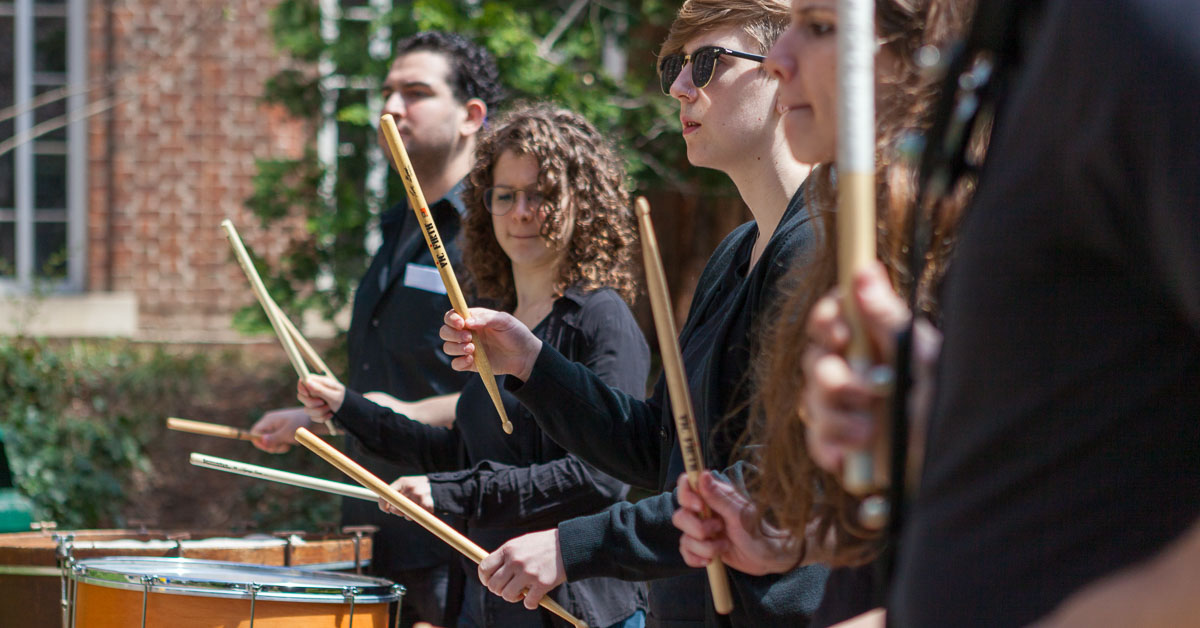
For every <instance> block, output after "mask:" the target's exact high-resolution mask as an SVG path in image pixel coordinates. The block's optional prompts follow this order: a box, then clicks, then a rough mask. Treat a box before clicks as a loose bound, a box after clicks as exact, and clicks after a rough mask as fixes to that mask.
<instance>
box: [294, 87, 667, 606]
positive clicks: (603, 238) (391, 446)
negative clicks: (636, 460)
mask: <svg viewBox="0 0 1200 628" xmlns="http://www.w3.org/2000/svg"><path fill="white" fill-rule="evenodd" d="M620 163H621V162H620V160H619V159H618V157H617V155H616V153H615V151H614V150H613V149H612V147H611V146H610V145H609V143H608V142H607V141H606V140H605V139H604V138H603V137H602V136H601V135H600V133H599V132H598V131H596V129H595V128H594V127H593V126H592V125H591V124H590V123H588V122H587V120H585V119H584V118H583V117H582V116H580V115H578V114H576V113H573V112H571V111H568V110H565V109H560V108H556V107H554V106H551V105H545V104H538V105H526V106H521V107H518V108H516V109H515V110H514V111H512V112H511V113H509V114H508V115H506V116H505V117H503V118H502V119H501V120H500V121H499V122H498V123H497V124H496V126H495V128H494V129H493V130H491V131H490V132H488V133H487V134H486V135H485V137H484V138H483V139H482V140H481V142H480V144H479V146H478V148H477V149H476V162H475V165H474V167H473V169H472V171H471V174H470V177H469V179H468V187H467V190H466V193H465V195H464V196H465V199H466V202H467V217H466V221H465V224H464V230H463V234H464V237H465V242H464V246H463V250H464V256H463V262H464V267H465V269H466V274H467V279H468V282H469V285H470V286H472V287H473V289H474V292H475V294H476V295H477V296H479V297H480V298H482V299H485V300H487V301H489V302H491V303H494V304H495V305H496V307H498V308H500V309H501V310H503V311H505V312H508V313H509V314H511V315H512V316H513V317H514V318H515V319H516V320H518V321H520V322H521V323H523V324H524V325H525V326H527V327H528V328H529V329H531V330H533V333H534V334H535V335H536V336H537V337H538V338H539V339H540V340H542V341H543V342H545V343H547V344H548V345H551V346H553V347H555V348H556V349H558V350H559V351H560V352H562V353H563V354H564V355H565V356H567V357H568V358H569V359H571V360H574V361H577V362H579V363H580V364H582V365H583V366H584V367H586V368H588V369H591V370H592V371H593V372H594V373H595V374H596V376H597V377H599V378H600V379H602V380H604V381H605V382H606V383H607V384H608V385H611V386H614V387H616V388H618V389H620V390H623V391H625V392H627V393H628V394H630V395H631V396H634V397H639V398H640V397H641V396H643V394H644V392H645V382H646V376H647V372H648V370H649V366H650V354H649V349H648V347H647V346H646V342H645V339H644V337H643V336H642V332H641V330H640V329H639V328H638V326H637V323H636V321H635V320H634V318H633V314H632V313H631V312H630V310H629V305H628V304H629V303H632V302H633V300H634V299H635V297H636V289H635V287H636V285H637V283H636V281H635V280H634V274H633V265H632V254H633V251H634V250H635V247H636V242H637V240H636V237H635V233H634V219H633V212H632V209H631V207H630V199H629V194H628V192H627V191H626V190H625V188H624V187H623V186H624V182H625V173H624V171H623V170H622V168H621V167H620V165H619V164H620ZM397 323H398V324H399V323H400V321H397ZM500 383H501V384H502V386H501V396H502V398H503V401H504V406H505V411H506V412H507V414H508V416H509V417H510V418H511V420H512V423H513V428H514V429H513V433H512V434H511V435H506V434H505V433H504V432H503V431H501V428H500V418H499V416H498V415H497V413H496V410H495V408H494V407H493V405H492V402H491V399H490V397H489V396H488V394H487V391H486V389H485V388H484V386H483V383H482V381H481V380H480V379H479V378H477V377H476V378H472V379H471V380H470V381H469V382H468V384H467V385H466V387H465V388H464V389H463V391H462V396H461V397H460V399H459V402H458V407H457V413H456V414H457V418H456V420H455V423H454V426H453V427H452V428H449V429H447V428H440V427H430V426H428V425H425V424H423V423H420V422H417V421H413V420H410V419H408V418H406V417H404V416H403V415H400V414H396V413H395V412H393V411H391V410H389V409H388V408H385V407H382V406H378V405H375V404H374V403H372V402H370V401H368V400H366V399H365V398H363V396H362V395H360V394H359V393H357V392H355V391H350V390H346V389H345V388H344V387H342V386H341V385H340V384H338V383H337V382H336V381H334V380H332V379H330V378H326V377H320V376H314V377H311V378H309V379H308V380H306V381H303V382H301V384H300V386H299V390H300V395H299V397H300V400H301V401H303V402H304V404H305V406H306V408H308V411H309V413H310V416H312V417H313V418H314V419H315V420H318V421H319V420H324V419H326V418H329V417H332V419H333V420H335V421H337V422H338V423H339V424H340V425H341V426H342V427H344V428H345V429H346V430H347V431H349V432H351V433H353V434H354V435H356V436H357V437H358V438H359V439H361V440H362V442H363V443H365V444H366V445H367V447H368V448H369V449H371V450H372V452H374V453H376V454H378V455H380V456H383V457H384V458H387V459H389V460H391V461H394V462H397V463H399V464H403V465H408V466H415V467H417V468H420V469H424V470H425V471H426V472H427V473H428V474H427V475H419V476H405V477H402V478H400V479H398V480H396V481H395V483H393V486H394V487H395V488H396V489H397V490H399V491H400V492H401V493H403V494H405V495H407V496H408V497H410V498H412V499H413V500H414V501H416V502H417V503H419V504H421V505H422V506H424V507H425V508H427V509H429V510H430V511H432V512H434V513H436V514H438V515H439V516H446V517H452V518H458V519H460V520H465V522H466V527H467V536H468V537H470V538H471V539H472V540H473V541H475V542H476V543H478V544H479V545H481V546H482V547H484V548H485V549H488V550H491V549H494V548H496V547H498V546H499V545H501V544H502V543H504V542H505V541H507V540H509V539H510V538H513V537H515V536H518V535H520V534H522V533H524V532H527V531H529V530H531V529H539V528H542V527H545V526H548V525H555V524H557V523H558V522H559V521H562V520H564V519H568V518H571V517H574V516H578V515H584V514H589V513H592V512H596V511H597V510H600V509H602V508H604V507H605V506H608V505H610V504H612V503H613V502H616V501H620V500H621V499H623V498H624V497H625V495H626V493H627V491H628V486H627V485H626V484H624V483H622V482H620V481H618V480H616V479H614V478H613V477H611V476H609V475H606V474H604V473H601V472H599V471H597V470H596V469H595V468H593V467H592V466H591V465H589V464H588V463H586V462H584V461H583V460H581V459H580V458H578V457H577V456H575V455H573V454H570V453H567V451H566V450H564V449H563V448H562V447H560V446H559V445H558V444H557V443H555V442H554V441H553V440H551V439H550V438H549V437H548V436H547V435H546V434H545V433H544V432H543V431H542V430H541V429H540V428H539V427H538V425H537V423H536V422H535V421H534V420H533V418H532V416H530V413H529V412H528V411H527V410H526V409H525V408H524V407H523V406H522V405H521V404H520V403H519V402H518V401H517V400H516V398H514V397H513V396H512V395H510V394H509V393H508V392H506V391H504V386H503V383H504V382H503V378H501V382H500ZM464 452H465V463H466V464H465V465H464V464H463V462H464V461H463V459H462V456H463V453H464ZM464 467H466V468H464ZM381 507H384V508H385V510H386V509H388V508H389V507H387V506H386V505H384V504H381ZM396 514H399V513H396ZM552 595H553V596H554V597H555V599H557V601H558V602H559V603H561V604H562V605H563V606H564V607H566V608H567V609H568V610H570V611H571V612H572V613H574V614H575V615H576V616H577V617H580V618H581V619H583V620H585V621H586V622H587V623H588V624H589V625H592V626H612V625H618V626H628V627H635V626H641V625H642V623H643V622H644V613H643V604H644V599H645V595H644V591H643V589H642V586H641V585H640V584H635V583H630V582H621V581H618V580H614V579H610V578H597V579H592V580H588V581H586V582H580V583H571V584H568V585H565V586H563V587H560V588H559V589H558V590H557V591H555V592H554V593H553V594H552ZM552 621H553V622H559V621H560V620H558V619H555V618H551V617H550V615H549V614H548V613H545V614H544V613H542V612H541V611H540V610H528V609H526V608H525V607H523V606H522V605H520V604H511V603H508V602H505V601H504V600H502V599H500V598H499V597H496V596H494V595H492V594H490V593H488V591H487V589H485V588H484V587H483V586H482V585H481V584H480V582H479V581H478V580H477V579H475V578H468V579H467V585H466V591H465V595H464V601H463V608H462V611H461V613H460V616H459V622H458V625H459V626H506V627H509V626H514V627H524V626H539V627H540V626H545V625H550V622H552Z"/></svg>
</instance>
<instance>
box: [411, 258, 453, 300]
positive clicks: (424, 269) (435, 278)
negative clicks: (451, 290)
mask: <svg viewBox="0 0 1200 628" xmlns="http://www.w3.org/2000/svg"><path fill="white" fill-rule="evenodd" d="M404 285H405V286H408V287H409V288H416V289H418V290H424V291H426V292H434V293H437V294H446V285H445V284H443V283H442V275H441V273H439V272H438V269H436V268H434V267H433V266H426V265H424V264H413V263H409V264H407V265H406V266H405V267H404Z"/></svg>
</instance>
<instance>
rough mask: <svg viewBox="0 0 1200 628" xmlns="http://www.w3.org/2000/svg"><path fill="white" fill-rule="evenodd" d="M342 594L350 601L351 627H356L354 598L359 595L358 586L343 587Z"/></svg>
mask: <svg viewBox="0 0 1200 628" xmlns="http://www.w3.org/2000/svg"><path fill="white" fill-rule="evenodd" d="M342 595H343V596H345V598H346V601H347V602H350V627H349V628H354V598H356V597H358V587H345V588H343V589H342Z"/></svg>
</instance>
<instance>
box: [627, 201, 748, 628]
mask: <svg viewBox="0 0 1200 628" xmlns="http://www.w3.org/2000/svg"><path fill="white" fill-rule="evenodd" d="M636 204H637V214H638V225H639V226H640V227H641V229H642V256H643V257H644V258H645V264H646V283H647V284H648V286H647V288H648V292H649V293H650V310H651V311H652V312H653V314H654V328H655V329H656V330H657V331H658V347H659V352H660V353H661V355H662V363H663V376H664V377H666V379H667V391H668V392H669V393H670V395H671V410H672V413H673V414H674V415H675V432H676V433H677V434H678V436H679V450H680V452H681V453H682V454H683V467H684V469H686V470H687V476H688V484H690V485H691V487H692V489H694V490H697V491H698V490H699V483H700V472H701V471H703V470H704V458H703V457H702V454H701V452H700V438H699V434H697V433H696V417H695V414H694V412H693V410H692V394H691V391H690V390H689V389H688V385H687V374H685V373H684V371H683V356H682V355H681V353H680V351H679V339H678V337H677V332H676V331H675V315H674V314H673V313H672V311H671V297H670V294H669V293H668V292H667V275H666V273H665V272H664V271H663V266H662V259H661V258H660V257H659V253H658V240H657V239H656V238H655V236H654V225H653V224H652V223H651V221H650V203H648V202H647V201H646V198H645V197H642V196H639V197H638V199H637V203H636ZM710 514H711V513H709V511H708V508H707V507H705V508H704V511H703V512H702V513H701V516H702V517H704V518H708V517H709V516H710ZM707 569H708V586H709V588H711V589H712V596H713V606H714V607H715V608H716V609H717V612H718V613H720V614H722V615H728V614H729V613H730V612H731V611H732V610H733V595H732V594H731V593H730V591H729V576H728V574H727V573H726V572H725V564H724V563H722V562H721V559H720V558H713V559H712V560H711V561H709V563H708V567H707Z"/></svg>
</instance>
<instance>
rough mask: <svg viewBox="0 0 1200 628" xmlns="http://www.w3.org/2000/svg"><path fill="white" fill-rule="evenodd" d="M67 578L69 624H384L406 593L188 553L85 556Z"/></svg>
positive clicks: (180, 627) (200, 627) (122, 627)
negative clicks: (69, 587)
mask: <svg viewBox="0 0 1200 628" xmlns="http://www.w3.org/2000/svg"><path fill="white" fill-rule="evenodd" d="M71 579H72V581H73V583H74V587H73V593H72V598H73V599H72V603H71V609H72V610H71V618H70V626H71V627H72V628H130V627H137V626H141V627H142V628H146V627H151V628H157V627H169V628H218V627H219V628H235V627H236V628H250V627H253V628H282V627H284V626H286V627H288V628H317V627H320V628H333V627H336V628H387V626H388V610H389V605H390V604H392V603H393V602H396V603H398V602H399V601H400V597H401V596H402V595H403V594H404V589H403V587H400V586H398V585H393V584H392V583H391V582H390V581H388V580H383V579H381V578H368V577H365V576H354V575H348V574H339V573H331V572H324V571H306V570H300V569H288V568H283V567H267V566H263V565H245V564H240V563H225V562H218V561H210V560H196V559H190V558H145V557H136V556H131V557H124V556H118V557H112V558H95V559H89V560H83V561H80V562H79V563H77V564H76V565H75V567H74V569H73V573H72V577H71ZM396 619H397V624H398V622H399V609H397V618H396Z"/></svg>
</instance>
